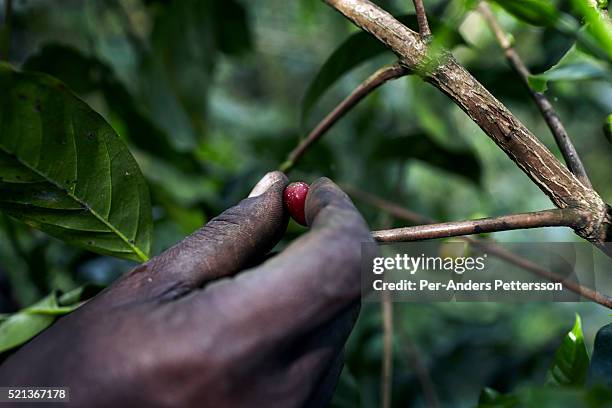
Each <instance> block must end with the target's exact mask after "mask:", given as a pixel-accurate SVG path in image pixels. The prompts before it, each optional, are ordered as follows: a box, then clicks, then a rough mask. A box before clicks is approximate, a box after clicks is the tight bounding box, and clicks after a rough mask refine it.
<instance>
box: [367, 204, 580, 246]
mask: <svg viewBox="0 0 612 408" xmlns="http://www.w3.org/2000/svg"><path fill="white" fill-rule="evenodd" d="M582 219H583V214H582V213H580V212H579V211H577V210H572V209H558V208H555V209H552V210H544V211H537V212H530V213H523V214H512V215H503V216H501V217H490V218H482V219H479V220H469V221H455V222H443V223H440V224H429V225H417V226H414V227H406V228H394V229H390V230H382V231H373V232H372V236H373V237H374V239H375V240H377V241H379V242H406V241H418V240H423V239H436V238H447V237H456V236H460V235H471V234H481V233H486V232H496V231H510V230H515V229H528V228H541V227H573V226H575V225H577V224H580V223H582V222H583V220H582Z"/></svg>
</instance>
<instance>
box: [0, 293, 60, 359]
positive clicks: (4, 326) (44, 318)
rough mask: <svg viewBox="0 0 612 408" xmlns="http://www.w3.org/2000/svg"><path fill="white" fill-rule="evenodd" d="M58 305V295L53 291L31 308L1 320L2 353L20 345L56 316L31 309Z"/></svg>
mask: <svg viewBox="0 0 612 408" xmlns="http://www.w3.org/2000/svg"><path fill="white" fill-rule="evenodd" d="M54 307H57V296H56V294H55V293H51V294H50V295H48V296H47V297H45V298H43V299H42V300H40V301H38V302H36V303H35V304H33V305H32V306H30V308H26V309H23V310H22V311H20V312H17V313H14V314H12V315H10V316H8V317H7V318H5V319H4V320H2V321H1V322H0V353H2V352H4V351H7V350H10V349H12V348H14V347H17V346H20V345H21V344H23V343H25V342H26V341H28V340H30V339H31V338H32V337H34V336H36V335H37V334H38V333H40V332H41V331H43V330H45V329H46V328H47V327H49V326H50V325H51V323H53V321H54V320H55V316H53V315H47V314H37V313H30V310H33V309H36V308H40V309H48V308H54Z"/></svg>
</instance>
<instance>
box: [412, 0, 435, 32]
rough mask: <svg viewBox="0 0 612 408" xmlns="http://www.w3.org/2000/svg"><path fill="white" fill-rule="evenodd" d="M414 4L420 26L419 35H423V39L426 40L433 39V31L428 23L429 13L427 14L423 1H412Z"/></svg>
mask: <svg viewBox="0 0 612 408" xmlns="http://www.w3.org/2000/svg"><path fill="white" fill-rule="evenodd" d="M412 2H413V3H414V10H415V12H416V17H417V22H418V24H419V34H421V37H423V38H424V39H429V37H431V30H430V29H429V23H428V22H427V13H426V12H425V6H424V5H423V0H412Z"/></svg>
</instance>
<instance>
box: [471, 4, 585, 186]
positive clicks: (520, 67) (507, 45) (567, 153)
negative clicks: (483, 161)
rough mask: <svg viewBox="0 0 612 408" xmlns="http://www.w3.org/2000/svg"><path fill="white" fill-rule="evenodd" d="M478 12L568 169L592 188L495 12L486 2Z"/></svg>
mask: <svg viewBox="0 0 612 408" xmlns="http://www.w3.org/2000/svg"><path fill="white" fill-rule="evenodd" d="M478 10H479V11H480V14H481V15H482V16H483V18H484V19H485V21H486V22H487V24H488V25H489V28H490V29H491V31H492V32H493V34H494V35H495V38H496V40H497V42H498V44H499V45H500V47H501V48H502V49H503V50H504V55H505V56H506V59H507V60H508V62H509V64H510V66H511V67H512V68H513V69H514V71H516V73H517V74H518V75H519V77H520V78H521V81H522V82H523V84H524V85H525V86H526V87H527V89H528V91H529V94H530V95H531V97H532V98H533V100H534V101H535V103H536V105H537V106H538V109H539V110H540V113H541V114H542V116H543V117H544V120H545V121H546V124H547V125H548V127H549V129H550V131H551V133H552V134H553V136H554V138H555V141H556V142H557V145H558V146H559V150H561V154H562V155H563V158H564V159H565V163H566V164H567V167H568V168H569V169H570V171H571V172H572V173H574V174H575V175H576V177H577V178H578V179H579V180H580V181H581V182H582V183H583V184H584V185H585V186H588V187H591V182H590V180H589V177H588V175H587V173H586V169H585V168H584V164H583V163H582V161H581V160H580V156H579V155H578V152H577V151H576V148H575V147H574V145H573V143H572V141H571V139H570V138H569V135H568V134H567V131H566V130H565V127H564V126H563V123H561V119H559V115H557V112H556V111H555V108H554V107H553V106H552V104H551V103H550V101H549V100H548V98H546V96H545V95H544V94H543V93H540V92H536V91H535V90H533V89H532V88H531V86H530V85H529V81H528V79H529V75H530V72H529V69H528V68H527V66H526V65H525V63H524V62H523V60H522V59H521V57H520V56H519V55H518V53H517V52H516V50H515V49H514V47H513V46H512V42H511V41H510V39H509V38H508V35H507V34H506V33H505V32H504V29H503V28H502V27H501V26H500V25H499V22H498V21H497V19H496V18H495V15H494V14H493V11H492V10H491V8H490V7H489V5H488V4H487V3H486V2H484V1H481V2H480V3H479V4H478Z"/></svg>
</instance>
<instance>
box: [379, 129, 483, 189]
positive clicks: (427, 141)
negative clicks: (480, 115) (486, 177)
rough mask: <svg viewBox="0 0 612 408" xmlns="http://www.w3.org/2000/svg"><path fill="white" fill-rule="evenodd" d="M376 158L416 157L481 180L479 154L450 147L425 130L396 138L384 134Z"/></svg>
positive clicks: (470, 178) (455, 172)
mask: <svg viewBox="0 0 612 408" xmlns="http://www.w3.org/2000/svg"><path fill="white" fill-rule="evenodd" d="M372 158H377V159H379V160H380V159H416V160H419V161H422V162H425V163H427V164H429V165H432V166H434V167H437V168H439V169H442V170H445V171H447V172H450V173H453V174H457V175H460V176H463V177H465V178H467V179H469V180H471V181H473V182H474V183H476V184H478V183H479V182H480V175H481V166H480V161H479V160H478V158H477V157H476V155H475V154H474V153H473V152H472V151H469V150H451V149H449V148H447V147H446V146H443V145H441V144H439V143H438V142H436V141H434V140H433V139H432V138H430V137H428V136H427V135H426V134H425V133H415V134H410V135H406V136H401V137H395V138H381V139H380V143H379V144H378V146H377V147H376V148H375V149H374V151H373V152H372Z"/></svg>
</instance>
